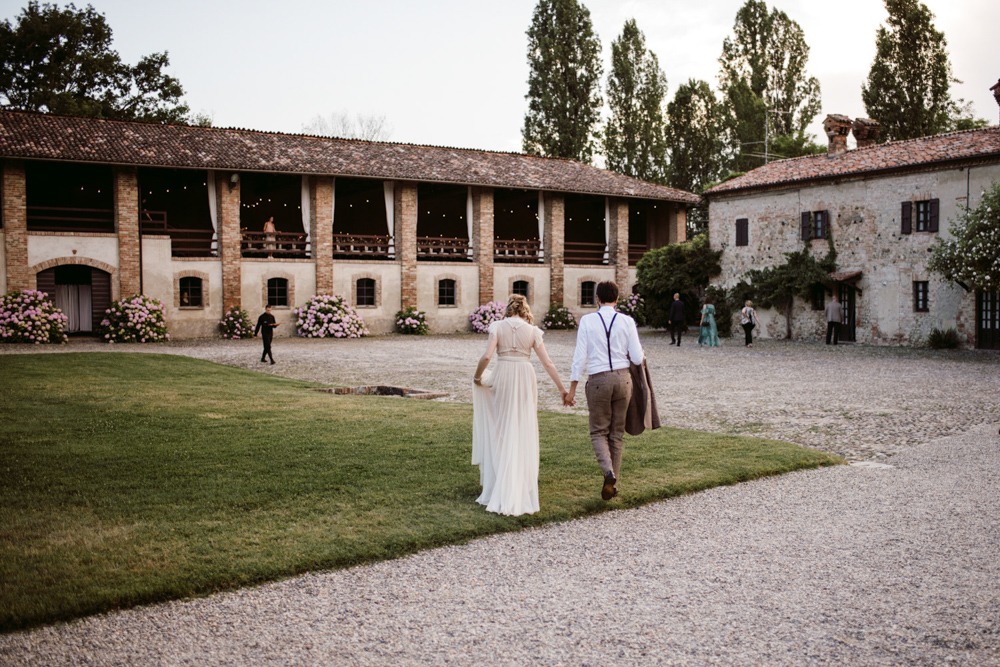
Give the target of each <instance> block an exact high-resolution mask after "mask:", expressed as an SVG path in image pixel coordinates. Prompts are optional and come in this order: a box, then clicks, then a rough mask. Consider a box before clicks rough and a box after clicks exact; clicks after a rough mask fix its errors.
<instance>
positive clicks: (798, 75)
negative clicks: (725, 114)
mask: <svg viewBox="0 0 1000 667" xmlns="http://www.w3.org/2000/svg"><path fill="white" fill-rule="evenodd" d="M808 60H809V45H808V44H806V40H805V34H804V33H803V32H802V28H801V27H800V26H799V24H798V23H796V22H795V21H793V20H792V19H790V18H789V17H788V15H787V14H785V12H783V11H779V10H777V9H773V10H771V11H770V12H768V9H767V4H766V3H765V2H764V1H763V0H747V2H746V4H745V5H743V6H742V7H741V8H740V9H739V11H737V13H736V20H735V22H734V24H733V34H732V36H731V37H727V38H726V39H725V40H724V41H723V43H722V55H721V57H720V58H719V63H720V64H721V66H722V69H721V71H720V73H719V87H720V92H721V93H722V97H723V99H724V100H725V102H726V105H727V107H728V108H729V109H730V111H731V116H730V127H731V131H732V134H733V141H734V142H735V143H736V146H735V147H736V149H737V150H738V151H739V154H738V155H737V159H736V164H735V165H734V169H735V170H737V171H745V170H748V169H752V168H754V167H758V166H760V165H761V163H762V160H761V159H760V158H759V157H757V156H756V155H751V153H760V152H761V151H762V149H763V147H764V136H765V129H764V128H765V124H767V128H768V129H767V133H768V134H770V135H772V136H779V135H783V134H791V135H794V134H796V133H799V132H802V131H804V130H805V128H806V127H807V126H808V125H809V123H811V122H812V120H813V119H814V118H815V117H816V115H817V114H818V113H819V110H820V87H819V81H818V80H817V79H816V78H815V77H810V76H808V74H807V73H806V63H807V62H808Z"/></svg>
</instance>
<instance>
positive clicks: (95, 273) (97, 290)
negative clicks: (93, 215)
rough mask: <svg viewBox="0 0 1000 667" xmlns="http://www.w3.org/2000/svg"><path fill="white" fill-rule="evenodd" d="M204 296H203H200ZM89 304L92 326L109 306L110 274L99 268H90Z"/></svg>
mask: <svg viewBox="0 0 1000 667" xmlns="http://www.w3.org/2000/svg"><path fill="white" fill-rule="evenodd" d="M202 298H204V297H202ZM90 304H91V308H92V310H91V315H92V317H93V318H94V320H93V321H94V328H95V329H96V328H97V326H98V325H99V324H100V323H101V320H103V319H104V316H105V314H106V313H105V312H104V311H106V310H107V309H108V308H110V307H111V274H110V273H105V272H104V271H101V270H100V269H91V270H90Z"/></svg>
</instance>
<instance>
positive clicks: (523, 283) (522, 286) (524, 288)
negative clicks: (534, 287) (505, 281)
mask: <svg viewBox="0 0 1000 667" xmlns="http://www.w3.org/2000/svg"><path fill="white" fill-rule="evenodd" d="M514 294H520V295H521V296H523V297H524V298H525V299H528V281H527V280H515V281H514ZM529 300H530V299H529Z"/></svg>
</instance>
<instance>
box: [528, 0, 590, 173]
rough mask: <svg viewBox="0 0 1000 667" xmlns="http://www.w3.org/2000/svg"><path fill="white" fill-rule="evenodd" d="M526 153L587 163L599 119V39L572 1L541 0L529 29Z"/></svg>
mask: <svg viewBox="0 0 1000 667" xmlns="http://www.w3.org/2000/svg"><path fill="white" fill-rule="evenodd" d="M527 34H528V66H529V69H530V72H529V74H528V94H527V95H525V97H526V98H527V100H528V112H527V114H525V116H524V126H523V128H522V129H521V138H522V145H523V149H524V152H525V153H529V154H531V155H544V156H548V157H564V158H572V159H574V160H580V161H582V162H589V161H590V160H591V158H592V157H593V154H594V144H595V137H596V133H597V126H598V122H599V120H600V111H601V105H602V103H603V100H602V99H601V92H600V81H601V76H602V74H603V68H602V66H601V41H600V39H598V37H597V35H596V34H594V28H593V25H592V24H591V21H590V12H589V11H588V10H587V8H586V7H584V6H583V5H581V4H580V3H578V2H577V1H576V0H539V2H538V5H537V6H536V7H535V13H534V15H533V17H532V21H531V27H530V28H528V32H527Z"/></svg>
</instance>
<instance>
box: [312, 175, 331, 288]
mask: <svg viewBox="0 0 1000 667" xmlns="http://www.w3.org/2000/svg"><path fill="white" fill-rule="evenodd" d="M333 188H334V181H333V178H331V177H329V176H315V177H314V178H313V179H312V188H311V190H312V206H311V207H310V212H311V215H310V218H311V219H310V228H309V241H310V243H311V245H312V256H313V261H314V262H315V263H316V294H333Z"/></svg>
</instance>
